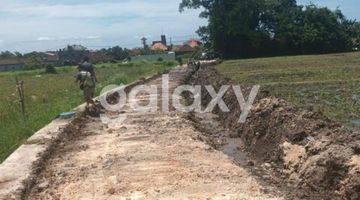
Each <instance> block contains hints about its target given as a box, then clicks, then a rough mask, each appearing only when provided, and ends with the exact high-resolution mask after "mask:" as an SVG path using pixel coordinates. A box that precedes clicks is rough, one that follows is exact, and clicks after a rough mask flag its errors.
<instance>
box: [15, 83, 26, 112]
mask: <svg viewBox="0 0 360 200" xmlns="http://www.w3.org/2000/svg"><path fill="white" fill-rule="evenodd" d="M15 79H16V87H17V90H18V93H19V102H20V105H21V113H22V115H23V117H24V118H25V117H26V115H25V97H24V81H19V80H18V77H16V78H15Z"/></svg>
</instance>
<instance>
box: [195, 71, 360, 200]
mask: <svg viewBox="0 0 360 200" xmlns="http://www.w3.org/2000/svg"><path fill="white" fill-rule="evenodd" d="M188 83H190V84H194V85H213V86H215V87H216V88H219V87H220V86H221V85H230V84H231V81H229V80H228V79H225V78H223V77H222V76H221V75H220V74H219V73H218V72H217V71H216V69H214V68H212V67H201V68H200V70H199V71H197V72H195V73H194V74H193V75H192V76H190V77H189V78H188ZM249 90H250V88H244V91H247V93H248V91H249ZM203 91H204V90H203ZM244 96H245V98H247V95H245V94H244ZM209 97H210V96H209V95H208V94H207V93H206V92H203V93H202V100H203V103H204V105H207V104H208V103H209V101H210V98H209ZM225 102H226V104H227V105H228V106H229V108H230V110H231V112H230V113H223V112H221V111H219V109H216V110H215V112H214V113H216V114H217V115H218V116H219V121H220V122H221V123H222V124H223V125H224V127H226V128H228V129H230V130H233V131H235V132H236V134H235V135H231V137H235V138H236V137H238V138H241V139H242V141H243V142H244V144H245V148H246V150H247V152H248V153H249V155H250V156H251V157H252V158H253V160H254V162H255V165H266V166H268V167H269V168H271V171H272V174H273V175H274V176H277V177H282V178H283V180H284V181H285V182H286V183H287V184H288V185H289V186H291V187H293V188H294V191H292V192H290V194H289V195H290V197H289V198H294V199H304V198H305V199H360V162H359V161H360V133H359V132H356V131H354V130H351V129H348V128H346V127H344V126H342V125H341V124H339V123H336V122H333V121H331V120H329V119H327V118H326V117H324V116H322V115H321V113H316V112H313V111H309V110H301V109H298V108H296V107H294V106H292V105H291V104H290V103H289V102H286V101H285V100H283V99H278V98H274V97H271V96H268V92H266V91H261V93H260V94H259V95H258V97H257V100H256V102H255V104H254V105H253V108H252V110H251V113H250V115H249V118H248V120H247V122H246V123H244V124H239V123H237V121H238V119H239V115H240V113H241V110H240V107H239V105H238V102H237V99H236V96H235V95H234V94H233V92H228V93H227V94H226V95H225ZM209 137H210V138H212V139H210V140H212V141H216V140H217V139H216V138H217V137H218V136H217V135H212V136H209ZM229 137H230V136H229ZM280 184H282V185H284V184H285V183H280Z"/></svg>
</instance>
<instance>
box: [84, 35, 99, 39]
mask: <svg viewBox="0 0 360 200" xmlns="http://www.w3.org/2000/svg"><path fill="white" fill-rule="evenodd" d="M99 38H101V37H100V36H93V35H90V36H87V37H86V39H89V40H92V39H99Z"/></svg>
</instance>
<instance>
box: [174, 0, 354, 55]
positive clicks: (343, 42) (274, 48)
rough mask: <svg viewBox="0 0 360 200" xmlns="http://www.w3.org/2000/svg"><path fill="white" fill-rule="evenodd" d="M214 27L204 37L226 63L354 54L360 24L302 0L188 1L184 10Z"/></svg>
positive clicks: (202, 31)
mask: <svg viewBox="0 0 360 200" xmlns="http://www.w3.org/2000/svg"><path fill="white" fill-rule="evenodd" d="M198 8H202V9H203V10H204V11H203V12H202V13H201V14H200V17H203V18H206V19H208V22H209V23H208V25H207V26H204V27H200V29H199V30H198V34H199V35H200V36H201V37H202V38H203V40H204V42H205V46H206V47H208V48H210V49H213V50H214V51H217V52H219V53H221V54H222V55H223V56H224V57H225V58H233V57H252V56H264V55H279V54H307V53H328V52H341V51H349V50H352V49H353V48H354V45H356V44H358V41H359V32H358V31H357V30H358V28H357V27H358V24H357V23H356V22H353V21H349V20H347V19H346V18H345V17H344V15H343V14H342V13H341V11H340V10H335V11H331V10H329V9H328V8H322V7H320V8H319V7H317V6H315V5H309V6H306V7H303V6H299V5H297V3H296V0H183V1H182V2H181V3H180V11H183V10H184V9H198Z"/></svg>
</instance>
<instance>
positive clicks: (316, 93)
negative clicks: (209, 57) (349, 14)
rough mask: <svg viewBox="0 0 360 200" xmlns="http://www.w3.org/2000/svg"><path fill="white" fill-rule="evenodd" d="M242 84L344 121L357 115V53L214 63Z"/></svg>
mask: <svg viewBox="0 0 360 200" xmlns="http://www.w3.org/2000/svg"><path fill="white" fill-rule="evenodd" d="M217 69H218V70H219V71H220V73H221V74H223V75H224V76H225V77H227V78H230V79H232V80H234V81H235V82H237V83H240V84H241V85H253V84H260V85H261V87H262V89H263V90H268V91H270V94H271V95H274V96H276V97H279V98H284V99H286V100H288V101H289V102H292V103H293V104H295V105H296V106H300V107H305V108H308V107H311V108H314V109H315V110H316V111H320V112H322V113H323V114H325V116H327V117H329V118H331V119H333V120H336V121H339V122H344V123H350V122H351V121H353V120H358V119H360V53H359V52H353V53H343V54H328V55H310V56H285V57H272V58H256V59H243V60H228V61H225V62H223V63H222V64H220V65H219V66H217Z"/></svg>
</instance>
